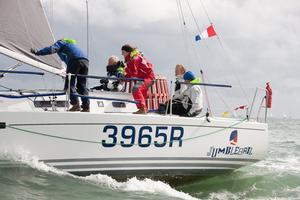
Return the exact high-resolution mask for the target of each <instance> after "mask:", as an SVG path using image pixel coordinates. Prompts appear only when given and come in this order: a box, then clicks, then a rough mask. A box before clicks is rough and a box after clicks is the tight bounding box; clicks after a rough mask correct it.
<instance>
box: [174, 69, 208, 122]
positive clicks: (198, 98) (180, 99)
mask: <svg viewBox="0 0 300 200" xmlns="http://www.w3.org/2000/svg"><path fill="white" fill-rule="evenodd" d="M183 79H184V81H185V83H186V85H187V88H186V90H185V91H183V92H182V93H181V94H180V95H179V96H177V102H175V103H174V104H172V113H173V114H178V115H180V116H186V117H195V116H197V115H199V114H200V113H201V111H202V108H203V94H202V90H201V87H200V85H196V84H197V83H200V78H196V77H195V75H194V74H193V72H191V71H187V72H186V73H185V74H184V75H183Z"/></svg>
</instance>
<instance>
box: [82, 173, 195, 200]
mask: <svg viewBox="0 0 300 200" xmlns="http://www.w3.org/2000/svg"><path fill="white" fill-rule="evenodd" d="M84 179H85V180H88V181H92V182H95V183H98V184H100V185H102V186H107V187H109V188H111V189H119V190H122V191H126V192H146V193H150V194H159V195H166V196H170V197H174V198H180V199H186V200H196V199H197V198H194V197H192V196H191V195H189V194H186V193H184V192H180V191H177V190H175V189H174V188H172V187H171V186H170V185H168V184H166V183H163V182H161V181H153V180H151V179H148V178H146V179H144V180H138V179H137V178H135V177H134V178H131V179H129V180H128V181H126V182H118V181H116V180H114V179H113V178H111V177H109V176H106V175H101V174H97V175H90V176H87V177H85V178H84Z"/></svg>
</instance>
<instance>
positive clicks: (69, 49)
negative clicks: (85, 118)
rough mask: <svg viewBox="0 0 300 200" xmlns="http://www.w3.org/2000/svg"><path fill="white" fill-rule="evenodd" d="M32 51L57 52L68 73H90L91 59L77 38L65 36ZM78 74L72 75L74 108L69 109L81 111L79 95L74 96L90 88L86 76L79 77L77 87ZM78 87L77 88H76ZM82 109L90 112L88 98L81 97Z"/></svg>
mask: <svg viewBox="0 0 300 200" xmlns="http://www.w3.org/2000/svg"><path fill="white" fill-rule="evenodd" d="M31 53H33V54H35V55H38V56H44V55H49V54H54V53H57V54H58V56H59V57H60V59H61V60H62V61H63V62H65V63H66V65H67V73H71V74H75V75H76V74H82V75H87V74H88V66H89V60H88V59H87V56H86V55H85V54H84V53H83V52H82V51H81V50H80V49H79V48H78V47H77V46H76V40H73V39H70V38H64V39H61V40H58V41H57V42H56V43H54V44H53V45H52V46H49V47H45V48H43V49H40V50H35V49H31ZM76 77H77V76H71V82H70V91H71V95H70V100H71V102H70V103H71V105H73V106H72V108H70V109H69V111H80V110H81V109H80V104H79V100H78V97H77V96H74V95H73V94H75V93H76V92H78V94H80V95H85V96H87V95H88V89H87V87H86V77H77V84H76V87H75V82H76V80H75V79H76ZM67 88H68V79H67V78H66V81H65V90H66V89H67ZM76 88H77V90H76ZM81 101H82V110H81V112H90V101H89V99H88V98H85V97H81Z"/></svg>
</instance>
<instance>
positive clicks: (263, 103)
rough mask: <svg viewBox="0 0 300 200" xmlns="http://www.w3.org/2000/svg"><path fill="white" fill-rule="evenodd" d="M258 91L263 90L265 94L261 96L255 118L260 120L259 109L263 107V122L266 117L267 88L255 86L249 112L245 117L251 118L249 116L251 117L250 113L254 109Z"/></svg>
mask: <svg viewBox="0 0 300 200" xmlns="http://www.w3.org/2000/svg"><path fill="white" fill-rule="evenodd" d="M259 91H262V92H265V95H264V96H263V97H262V99H261V102H260V104H259V106H258V110H257V115H256V120H257V121H260V113H261V110H262V109H264V122H267V118H268V106H267V96H268V90H266V89H265V88H260V87H257V88H256V90H255V93H254V96H253V99H252V103H251V107H250V111H249V114H248V116H247V117H248V118H249V119H251V117H252V113H253V110H254V107H255V103H256V101H257V100H256V99H257V97H258V92H259Z"/></svg>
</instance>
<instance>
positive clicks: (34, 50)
mask: <svg viewBox="0 0 300 200" xmlns="http://www.w3.org/2000/svg"><path fill="white" fill-rule="evenodd" d="M30 52H31V53H33V54H34V55H37V52H38V50H36V49H34V48H31V49H30Z"/></svg>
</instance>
